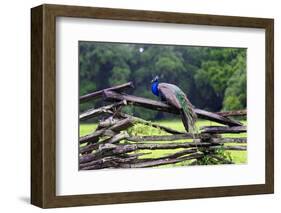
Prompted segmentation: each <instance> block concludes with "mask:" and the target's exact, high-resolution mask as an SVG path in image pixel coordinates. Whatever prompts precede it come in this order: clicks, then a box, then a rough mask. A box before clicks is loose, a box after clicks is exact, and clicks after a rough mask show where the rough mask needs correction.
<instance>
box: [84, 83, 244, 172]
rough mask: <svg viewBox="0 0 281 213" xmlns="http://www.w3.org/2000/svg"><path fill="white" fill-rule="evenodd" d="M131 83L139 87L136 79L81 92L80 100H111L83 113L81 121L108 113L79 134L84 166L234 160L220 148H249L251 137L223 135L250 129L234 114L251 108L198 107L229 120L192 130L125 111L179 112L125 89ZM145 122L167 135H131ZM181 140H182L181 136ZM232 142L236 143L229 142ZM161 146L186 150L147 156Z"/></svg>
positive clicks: (208, 117)
mask: <svg viewBox="0 0 281 213" xmlns="http://www.w3.org/2000/svg"><path fill="white" fill-rule="evenodd" d="M129 88H133V84H132V82H128V83H126V84H122V85H118V86H115V87H111V88H107V89H104V90H100V91H96V92H93V93H90V94H87V95H84V96H81V97H80V103H83V102H86V101H89V100H92V99H97V98H103V99H104V101H107V102H109V104H108V105H105V106H102V107H100V108H92V109H89V110H87V111H86V112H83V113H81V114H80V116H79V119H80V121H85V120H88V119H91V118H94V117H97V116H102V117H103V119H102V120H100V121H99V123H98V126H97V128H96V129H95V130H93V131H92V132H91V133H90V134H88V135H85V136H81V137H80V139H79V144H80V146H79V147H80V149H79V169H81V170H91V169H104V168H144V167H154V166H160V165H166V164H175V163H179V162H184V161H187V160H193V161H188V162H192V164H197V163H198V162H199V161H200V160H202V159H204V158H206V157H208V159H209V160H210V162H211V163H233V162H232V161H231V160H229V159H226V158H223V157H221V155H218V154H217V153H218V150H219V151H221V150H222V151H224V150H234V151H235V150H236V151H246V150H247V146H246V145H245V144H246V143H247V139H246V138H243V137H242V138H241V137H235V138H234V137H233V136H232V137H225V136H224V137H222V136H221V135H222V134H226V133H232V134H239V133H243V132H247V128H246V126H243V124H242V123H240V122H239V121H237V120H234V119H233V117H234V116H245V115H246V114H247V112H246V110H240V111H233V112H218V113H213V112H208V111H205V110H202V109H195V112H196V114H197V116H198V117H199V118H201V119H205V120H209V121H214V122H217V123H220V124H223V126H204V127H202V128H201V129H200V132H199V133H197V134H195V135H192V134H190V133H186V132H181V131H178V130H175V129H172V128H169V127H166V126H163V125H159V124H156V123H153V122H150V121H147V120H144V119H142V118H138V117H135V116H132V115H128V114H125V113H123V112H122V110H121V109H122V107H124V106H131V107H133V106H134V105H135V106H140V107H143V108H148V109H151V110H157V111H162V112H167V113H172V114H179V111H178V110H177V109H175V108H173V107H171V106H170V105H167V104H165V103H162V102H160V101H155V100H151V99H147V98H142V97H137V96H132V95H128V94H125V93H124V91H126V90H127V89H129ZM139 123H140V124H143V125H147V126H149V127H151V128H157V129H160V130H162V131H164V132H166V133H167V134H166V135H161V136H159V135H158V136H157V135H155V136H151V135H149V136H138V135H137V136H135V135H130V134H129V131H128V129H129V128H131V127H133V126H134V125H137V124H139ZM178 140H181V141H180V142H177V141H178ZM230 143H231V145H228V144H230ZM233 144H235V145H233ZM161 149H166V150H175V149H178V150H180V151H178V150H176V151H174V152H173V153H172V154H167V155H163V156H160V157H157V158H150V157H147V156H149V154H151V151H150V150H161Z"/></svg>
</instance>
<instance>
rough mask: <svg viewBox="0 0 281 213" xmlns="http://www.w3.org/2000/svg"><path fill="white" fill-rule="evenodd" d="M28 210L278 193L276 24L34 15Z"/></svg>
mask: <svg viewBox="0 0 281 213" xmlns="http://www.w3.org/2000/svg"><path fill="white" fill-rule="evenodd" d="M31 26H32V29H31V45H32V46H31V76H32V79H31V82H32V85H31V87H32V90H31V93H32V94H31V96H32V98H31V110H32V117H31V121H32V122H31V123H32V126H31V129H32V132H31V135H32V141H31V203H32V204H34V205H36V206H39V207H42V208H51V207H65V206H79V205H98V204H114V203H130V202H147V201H162V200H178V199H189V198H206V197H218V196H237V195H252V194H266V193H273V191H274V161H273V159H274V137H273V135H274V134H273V133H274V98H273V97H274V95H273V92H274V85H273V83H274V60H273V59H274V37H273V29H274V22H273V19H265V18H249V17H233V16H217V15H200V14H186V13H171V12H156V11H140V10H125V9H110V8H93V7H78V6H65V5H41V6H38V7H35V8H32V9H31Z"/></svg>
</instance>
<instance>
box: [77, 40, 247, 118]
mask: <svg viewBox="0 0 281 213" xmlns="http://www.w3.org/2000/svg"><path fill="white" fill-rule="evenodd" d="M155 75H159V77H160V81H162V82H167V83H172V84H176V85H177V86H179V87H180V88H181V89H182V90H183V91H184V92H185V93H186V94H187V96H188V98H189V99H190V101H191V102H192V104H193V105H195V106H196V107H199V108H203V109H207V110H211V111H220V110H222V109H224V110H235V109H241V108H245V107H246V49H242V48H219V47H189V46H171V45H150V44H120V43H102V42H84V41H83V42H80V43H79V76H80V95H84V94H87V93H89V92H92V91H95V90H100V89H104V88H107V87H110V86H114V85H118V84H121V83H125V82H128V81H133V82H134V85H135V89H134V91H132V93H133V94H134V95H138V96H143V97H148V98H153V99H155V97H154V96H153V95H152V93H151V92H150V82H151V79H152V78H153V77H154V76H155ZM92 104H93V103H91V105H92ZM94 104H96V105H99V102H97V103H94ZM88 107H89V104H83V105H82V106H81V107H80V110H81V111H84V110H85V109H86V108H88ZM131 111H132V113H134V114H135V115H136V116H140V117H142V118H144V119H161V118H169V116H170V115H166V114H164V113H161V112H155V111H152V110H144V109H140V108H137V107H135V108H134V109H133V110H131Z"/></svg>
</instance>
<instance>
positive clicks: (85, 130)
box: [80, 120, 247, 167]
mask: <svg viewBox="0 0 281 213" xmlns="http://www.w3.org/2000/svg"><path fill="white" fill-rule="evenodd" d="M154 123H158V124H161V125H164V126H167V127H170V128H173V129H176V130H180V131H185V129H184V126H183V124H182V122H181V120H168V121H167V120H165V121H155V122H154ZM242 123H244V124H246V121H242ZM196 125H197V128H198V129H199V128H200V127H202V126H217V125H220V124H218V123H216V122H211V121H205V120H199V121H197V122H196ZM96 127H97V124H95V123H91V124H80V136H83V135H87V134H89V133H91V132H92V131H94V130H95V129H96ZM129 133H130V134H135V135H165V134H167V133H165V132H163V131H161V130H159V129H156V128H150V127H147V126H145V125H142V124H137V125H135V126H134V127H131V128H130V129H129ZM223 137H247V133H241V134H224V135H223ZM184 141H185V142H186V140H178V141H175V142H177V143H179V142H184ZM148 143H149V142H148ZM161 143H170V142H163V141H162V142H161ZM226 145H235V144H233V143H228V144H226ZM239 145H243V144H239ZM180 150H182V149H174V150H169V149H166V150H140V151H137V152H138V153H143V152H145V153H150V154H147V155H145V157H144V156H143V158H157V157H160V156H164V155H168V154H172V153H174V152H177V151H180ZM225 153H227V154H228V155H229V156H231V159H232V161H233V162H234V163H235V164H245V163H247V151H225ZM189 163H190V161H186V162H185V161H184V162H180V163H176V164H173V165H163V166H161V167H171V166H182V165H187V164H189Z"/></svg>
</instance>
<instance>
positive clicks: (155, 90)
mask: <svg viewBox="0 0 281 213" xmlns="http://www.w3.org/2000/svg"><path fill="white" fill-rule="evenodd" d="M158 84H159V83H158V81H155V82H153V83H152V85H151V91H152V93H153V94H154V95H156V96H159V90H158Z"/></svg>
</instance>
